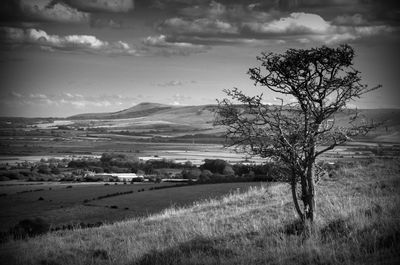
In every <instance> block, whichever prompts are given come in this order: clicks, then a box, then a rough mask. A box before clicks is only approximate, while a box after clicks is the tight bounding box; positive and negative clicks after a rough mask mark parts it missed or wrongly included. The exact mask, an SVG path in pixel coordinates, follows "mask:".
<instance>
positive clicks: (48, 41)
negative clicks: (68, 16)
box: [0, 27, 137, 55]
mask: <svg viewBox="0 0 400 265" xmlns="http://www.w3.org/2000/svg"><path fill="white" fill-rule="evenodd" d="M0 33H1V34H2V35H3V36H4V40H5V42H6V43H8V44H11V45H13V44H19V45H31V46H37V47H39V48H42V49H45V50H50V51H52V50H65V51H77V50H79V51H89V52H98V53H104V54H128V55H137V53H136V51H135V50H134V49H133V48H131V47H130V46H129V45H128V44H127V43H125V42H122V41H118V42H112V43H109V42H107V41H103V40H100V39H98V38H96V37H95V36H92V35H67V36H58V35H49V34H47V33H46V32H45V31H43V30H40V29H33V28H31V29H21V28H13V27H2V28H0Z"/></svg>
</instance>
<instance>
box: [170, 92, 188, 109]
mask: <svg viewBox="0 0 400 265" xmlns="http://www.w3.org/2000/svg"><path fill="white" fill-rule="evenodd" d="M191 98H192V97H190V96H185V95H182V94H180V93H176V94H175V95H173V96H172V103H171V104H172V105H174V106H180V105H183V104H184V102H185V101H186V100H190V99H191Z"/></svg>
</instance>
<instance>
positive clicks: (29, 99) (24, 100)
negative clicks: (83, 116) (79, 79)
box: [0, 92, 137, 109]
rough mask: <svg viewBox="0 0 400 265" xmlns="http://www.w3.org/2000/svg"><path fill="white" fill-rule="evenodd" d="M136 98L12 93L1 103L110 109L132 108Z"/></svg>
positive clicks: (68, 93)
mask: <svg viewBox="0 0 400 265" xmlns="http://www.w3.org/2000/svg"><path fill="white" fill-rule="evenodd" d="M136 100H137V98H136V97H130V96H121V95H116V94H111V95H106V94H101V95H96V96H85V95H82V94H78V93H71V92H63V93H59V94H46V93H17V92H11V93H9V94H8V96H7V97H6V98H3V99H2V100H0V101H4V102H7V103H9V104H13V105H30V106H35V105H36V106H39V105H40V106H54V105H56V106H64V107H68V106H69V107H71V108H76V109H85V108H88V107H92V108H110V107H118V108H121V107H130V106H132V102H135V101H136Z"/></svg>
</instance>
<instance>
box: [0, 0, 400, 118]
mask: <svg viewBox="0 0 400 265" xmlns="http://www.w3.org/2000/svg"><path fill="white" fill-rule="evenodd" d="M399 32H400V1H397V0H387V1H384V0H381V1H378V0H237V1H235V0H231V1H229V0H219V1H209V0H2V1H0V80H1V81H0V116H24V117H67V116H70V115H74V114H79V113H88V112H112V111H118V110H122V109H126V108H129V107H132V106H134V105H136V104H138V103H141V102H157V103H163V104H171V105H182V106H183V105H203V104H215V103H216V99H221V98H223V97H224V93H223V91H222V90H223V89H230V88H233V87H237V88H239V89H241V90H243V91H244V92H245V93H247V94H250V95H253V94H254V95H255V94H259V93H264V101H265V103H272V104H273V103H274V102H275V100H276V99H275V98H276V97H277V95H276V94H273V93H271V92H268V91H266V90H265V88H260V87H255V86H254V84H253V81H251V80H250V79H249V76H248V75H247V71H248V69H249V68H251V67H255V66H258V62H257V60H256V57H257V56H258V55H260V54H261V52H274V53H282V52H285V51H286V50H287V49H290V48H298V49H307V48H311V47H319V46H322V45H326V46H329V47H337V46H338V45H340V44H343V43H348V44H350V45H351V46H352V47H353V48H354V49H355V52H356V57H355V60H354V67H355V68H356V69H358V70H360V71H361V76H362V80H363V82H364V83H365V84H368V85H369V86H371V87H374V86H376V85H382V88H381V89H378V90H375V91H373V92H371V93H369V94H367V95H364V96H363V97H362V98H361V99H358V100H357V101H354V102H351V103H350V107H358V108H400V100H399V99H400V88H399V87H398V86H399V83H400V71H399V63H400V49H399V48H398V47H400V45H399V44H400V34H399Z"/></svg>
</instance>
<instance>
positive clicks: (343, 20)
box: [332, 14, 367, 26]
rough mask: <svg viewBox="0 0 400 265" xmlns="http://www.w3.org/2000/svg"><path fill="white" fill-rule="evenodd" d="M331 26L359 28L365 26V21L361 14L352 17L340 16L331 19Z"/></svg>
mask: <svg viewBox="0 0 400 265" xmlns="http://www.w3.org/2000/svg"><path fill="white" fill-rule="evenodd" d="M332 22H333V24H335V25H347V26H348V25H350V26H359V25H365V24H367V21H366V20H365V19H364V18H363V16H362V15H361V14H354V15H341V16H337V17H335V18H334V19H333V21H332Z"/></svg>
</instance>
